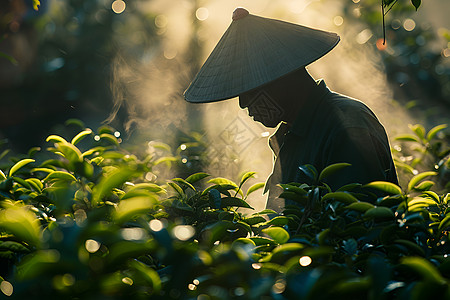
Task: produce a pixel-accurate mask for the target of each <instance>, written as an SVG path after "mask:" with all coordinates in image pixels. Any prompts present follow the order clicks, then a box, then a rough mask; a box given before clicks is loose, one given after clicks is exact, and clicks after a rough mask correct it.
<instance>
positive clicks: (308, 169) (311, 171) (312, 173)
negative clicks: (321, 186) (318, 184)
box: [298, 165, 317, 182]
mask: <svg viewBox="0 0 450 300" xmlns="http://www.w3.org/2000/svg"><path fill="white" fill-rule="evenodd" d="M298 169H299V171H301V172H303V173H304V174H305V175H306V176H307V177H308V178H309V179H311V181H313V182H315V181H317V169H316V168H315V167H314V166H313V165H303V166H299V167H298Z"/></svg>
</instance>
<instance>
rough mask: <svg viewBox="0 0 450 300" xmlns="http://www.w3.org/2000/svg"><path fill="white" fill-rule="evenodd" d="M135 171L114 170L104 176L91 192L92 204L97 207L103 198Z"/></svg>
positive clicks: (125, 169) (126, 169)
mask: <svg viewBox="0 0 450 300" xmlns="http://www.w3.org/2000/svg"><path fill="white" fill-rule="evenodd" d="M135 173H136V171H134V170H131V169H128V168H116V169H114V170H113V171H112V172H110V173H109V174H107V175H106V176H104V177H103V178H102V179H101V180H100V182H99V184H98V185H97V186H95V187H94V189H93V191H92V204H93V205H94V206H96V205H98V204H99V203H100V201H102V199H103V198H104V197H105V196H108V195H109V194H110V193H111V192H112V190H113V189H114V188H119V187H121V186H122V185H123V184H124V183H125V182H126V181H128V180H129V179H130V178H131V177H132V176H133V175H134V174H135Z"/></svg>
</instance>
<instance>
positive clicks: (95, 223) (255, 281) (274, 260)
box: [0, 126, 450, 299]
mask: <svg viewBox="0 0 450 300" xmlns="http://www.w3.org/2000/svg"><path fill="white" fill-rule="evenodd" d="M416 127H417V126H416ZM416 127H415V128H416ZM434 131H437V129H434ZM431 132H433V131H431ZM428 134H429V135H431V134H430V132H429V133H428ZM47 142H48V143H50V144H52V145H51V146H50V147H49V148H48V149H47V150H45V151H42V150H40V149H31V150H30V152H29V154H28V155H27V156H26V157H20V158H15V159H14V160H13V162H12V164H9V165H8V166H7V167H3V168H2V171H1V172H0V177H1V178H0V180H1V181H0V199H1V200H0V203H1V210H0V228H1V236H0V259H1V266H2V269H1V270H0V271H1V274H0V276H1V278H0V280H2V283H1V285H0V289H1V291H2V293H3V294H5V295H10V296H11V297H12V298H17V299H22V298H33V299H35V298H36V299H37V298H48V297H50V296H51V297H55V296H56V297H58V298H62V297H66V298H70V299H80V298H81V299H95V298H102V299H103V298H108V299H122V298H125V297H133V298H137V299H140V298H149V297H151V298H155V299H159V298H160V299H167V298H174V299H177V298H179V299H199V297H200V298H202V297H203V298H205V299H207V297H209V298H210V299H234V298H244V299H261V298H262V297H264V296H265V297H269V298H273V299H344V298H351V299H386V298H389V299H391V298H392V299H423V298H424V297H427V298H429V297H431V296H435V297H441V298H448V297H449V296H450V290H449V287H450V285H449V279H450V272H449V270H450V269H449V266H450V261H449V259H450V258H448V257H447V255H448V252H449V250H450V249H449V246H448V244H449V241H448V229H449V226H450V209H449V200H450V196H449V194H445V193H441V194H439V193H437V192H434V191H432V190H431V188H432V187H433V185H434V182H433V181H431V180H429V179H428V178H433V176H435V175H436V174H437V173H436V172H434V171H425V172H422V173H419V174H416V175H415V176H414V177H412V179H411V180H410V181H409V183H408V185H407V186H406V187H404V188H403V189H402V188H401V187H399V186H396V185H394V184H392V183H388V182H373V183H370V184H367V185H364V186H361V185H360V184H351V185H347V186H344V187H341V188H340V189H338V190H336V191H332V190H330V188H329V187H328V186H327V185H326V184H324V183H322V181H323V179H325V178H326V177H327V176H330V175H331V174H333V173H336V172H339V170H340V169H342V168H345V167H346V166H347V165H348V164H344V163H342V164H335V165H331V166H329V167H327V168H325V169H324V170H322V171H321V172H318V170H316V169H315V168H314V167H313V166H310V165H307V166H304V167H302V170H304V172H305V174H306V175H308V176H310V179H311V181H310V182H311V184H309V185H307V184H301V183H291V184H283V185H281V187H282V188H283V194H282V197H284V198H286V199H290V200H292V201H294V202H295V203H296V205H288V206H286V209H285V210H284V212H283V213H282V214H276V213H275V212H274V211H271V210H263V211H260V212H252V208H251V207H250V205H249V204H248V203H247V201H246V199H247V197H248V195H249V194H251V193H253V192H255V191H257V190H259V189H260V188H262V187H263V185H264V184H263V183H255V184H253V185H251V186H250V187H248V188H245V187H246V186H248V185H249V180H250V179H251V178H252V177H253V176H254V175H255V173H254V172H247V173H245V174H243V175H242V177H241V179H240V181H239V183H235V182H233V181H231V180H229V179H226V178H220V177H218V178H210V176H209V175H208V174H206V173H202V172H199V173H195V174H192V175H190V176H188V177H186V178H184V179H182V178H173V179H171V180H169V181H167V182H158V181H157V178H156V177H155V176H149V174H150V175H153V172H154V171H155V168H156V167H157V166H160V165H161V164H165V163H169V162H171V161H174V160H176V159H179V158H175V157H173V156H167V157H158V156H156V155H154V153H151V154H148V155H144V156H143V157H142V158H139V157H137V156H136V155H134V154H133V153H130V152H128V151H126V150H125V149H124V148H123V147H122V146H121V144H120V140H118V139H117V138H116V137H115V136H114V130H113V129H112V128H109V127H102V128H100V129H99V130H98V131H97V132H96V133H95V134H94V132H93V131H92V130H90V129H83V130H82V131H81V132H80V133H79V134H77V135H75V136H74V137H73V138H72V139H70V141H69V140H66V139H65V138H63V137H61V136H57V135H50V136H49V137H48V138H47ZM205 181H206V183H205ZM380 192H382V194H383V195H384V196H376V194H377V193H378V194H379V193H380ZM209 298H208V299H209Z"/></svg>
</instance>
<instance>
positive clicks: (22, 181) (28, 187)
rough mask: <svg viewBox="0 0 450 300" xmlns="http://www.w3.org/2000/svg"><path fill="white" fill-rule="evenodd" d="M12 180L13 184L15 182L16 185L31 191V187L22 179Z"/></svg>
mask: <svg viewBox="0 0 450 300" xmlns="http://www.w3.org/2000/svg"><path fill="white" fill-rule="evenodd" d="M12 178H13V179H14V181H15V182H17V183H18V184H20V185H21V186H23V187H25V188H27V189H29V190H30V189H31V186H30V184H29V183H28V182H26V181H25V180H24V179H22V178H20V177H15V176H13V177H12Z"/></svg>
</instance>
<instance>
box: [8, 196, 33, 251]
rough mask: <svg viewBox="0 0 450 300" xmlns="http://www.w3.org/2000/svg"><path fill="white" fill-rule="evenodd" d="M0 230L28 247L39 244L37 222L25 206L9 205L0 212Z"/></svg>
mask: <svg viewBox="0 0 450 300" xmlns="http://www.w3.org/2000/svg"><path fill="white" fill-rule="evenodd" d="M0 228H2V229H4V230H6V231H8V232H10V233H12V234H13V235H14V236H15V237H17V238H18V239H19V240H22V241H24V242H26V243H28V244H30V245H33V246H38V245H39V244H40V242H41V228H40V224H39V220H38V219H37V218H36V215H35V214H34V213H32V212H31V211H30V210H29V209H28V208H27V207H26V206H20V205H19V206H18V205H11V206H9V207H8V208H6V209H4V210H1V211H0Z"/></svg>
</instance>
